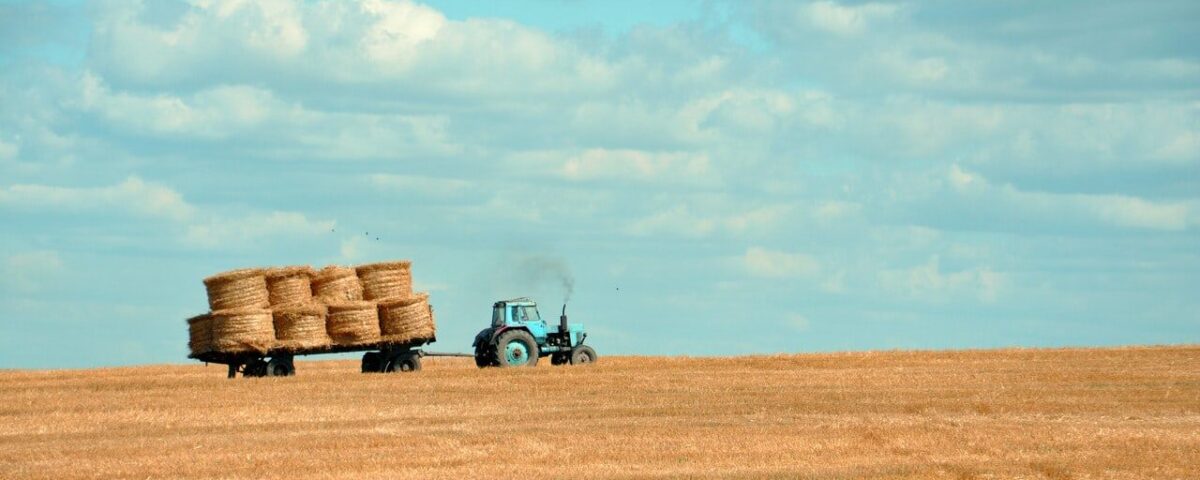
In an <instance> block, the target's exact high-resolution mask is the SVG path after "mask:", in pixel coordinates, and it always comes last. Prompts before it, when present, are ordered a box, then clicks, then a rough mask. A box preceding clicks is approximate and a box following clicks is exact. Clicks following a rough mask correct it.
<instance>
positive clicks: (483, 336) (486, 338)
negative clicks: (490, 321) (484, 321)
mask: <svg viewBox="0 0 1200 480" xmlns="http://www.w3.org/2000/svg"><path fill="white" fill-rule="evenodd" d="M493 330H495V329H494V328H485V329H483V330H480V331H479V333H478V334H476V335H475V341H473V342H471V346H472V347H478V346H480V345H487V344H489V343H492V338H493V337H495V335H492V331H493Z"/></svg>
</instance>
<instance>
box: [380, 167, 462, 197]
mask: <svg viewBox="0 0 1200 480" xmlns="http://www.w3.org/2000/svg"><path fill="white" fill-rule="evenodd" d="M368 178H369V181H370V182H371V184H372V185H374V186H375V187H377V188H379V189H380V190H384V191H394V192H399V193H414V194H416V195H419V196H423V197H434V198H447V197H456V196H459V195H462V194H465V193H468V192H470V191H471V190H472V187H477V186H478V183H477V182H472V181H467V180H459V179H452V178H434V177H423V176H419V175H395V174H386V173H377V174H373V175H370V176H369V177H368Z"/></svg>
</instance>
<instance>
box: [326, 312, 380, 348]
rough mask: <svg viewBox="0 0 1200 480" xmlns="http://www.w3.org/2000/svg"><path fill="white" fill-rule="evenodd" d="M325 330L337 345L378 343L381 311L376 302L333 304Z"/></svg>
mask: <svg viewBox="0 0 1200 480" xmlns="http://www.w3.org/2000/svg"><path fill="white" fill-rule="evenodd" d="M325 329H326V331H327V332H329V337H330V338H331V339H333V343H334V344H336V345H363V344H369V343H377V342H379V310H378V309H377V307H376V305H375V302H362V301H359V302H342V303H331V304H329V315H328V316H327V317H326V320H325Z"/></svg>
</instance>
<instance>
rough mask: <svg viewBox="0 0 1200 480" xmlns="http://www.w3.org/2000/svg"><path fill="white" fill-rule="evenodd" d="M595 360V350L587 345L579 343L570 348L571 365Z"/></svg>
mask: <svg viewBox="0 0 1200 480" xmlns="http://www.w3.org/2000/svg"><path fill="white" fill-rule="evenodd" d="M595 362H596V351H595V350H593V349H592V347H589V346H587V345H580V346H578V347H575V349H574V350H571V365H586V364H589V363H595Z"/></svg>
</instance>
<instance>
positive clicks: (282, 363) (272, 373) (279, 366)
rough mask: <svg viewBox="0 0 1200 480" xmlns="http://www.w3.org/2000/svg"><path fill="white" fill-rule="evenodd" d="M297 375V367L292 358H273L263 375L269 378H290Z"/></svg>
mask: <svg viewBox="0 0 1200 480" xmlns="http://www.w3.org/2000/svg"><path fill="white" fill-rule="evenodd" d="M295 374H296V366H295V365H294V364H293V363H292V359H291V358H286V357H283V358H272V359H271V360H270V361H269V362H267V365H266V368H265V369H264V371H263V375H265V376H268V377H290V376H292V375H295Z"/></svg>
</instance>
